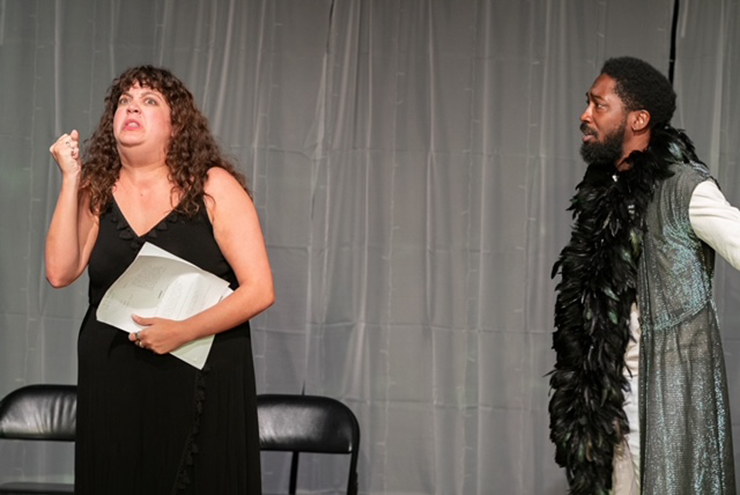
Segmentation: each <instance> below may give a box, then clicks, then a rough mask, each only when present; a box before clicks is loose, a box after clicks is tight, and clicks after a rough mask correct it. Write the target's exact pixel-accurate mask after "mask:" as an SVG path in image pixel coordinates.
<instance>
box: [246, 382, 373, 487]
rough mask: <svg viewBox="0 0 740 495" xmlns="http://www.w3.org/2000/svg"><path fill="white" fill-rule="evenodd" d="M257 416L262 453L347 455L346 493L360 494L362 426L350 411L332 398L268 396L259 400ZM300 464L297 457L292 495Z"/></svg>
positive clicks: (293, 469)
mask: <svg viewBox="0 0 740 495" xmlns="http://www.w3.org/2000/svg"><path fill="white" fill-rule="evenodd" d="M257 412H258V415H259V429H260V446H261V448H262V450H271V451H272V450H279V451H286V452H294V453H297V452H317V453H324V454H348V455H349V456H350V467H349V480H348V482H347V493H349V494H356V493H357V458H358V452H359V446H360V426H359V424H358V422H357V418H356V417H355V415H354V413H353V412H352V410H351V409H350V408H349V407H347V406H345V405H344V404H342V403H341V402H339V401H338V400H336V399H332V398H330V397H319V396H315V395H285V394H266V395H258V396H257ZM297 464H298V457H297V454H294V456H293V464H292V466H291V482H290V485H291V486H290V492H291V493H295V484H296V479H295V478H296V477H297V472H298V467H297Z"/></svg>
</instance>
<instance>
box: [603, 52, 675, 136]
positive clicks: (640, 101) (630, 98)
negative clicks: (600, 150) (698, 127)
mask: <svg viewBox="0 0 740 495" xmlns="http://www.w3.org/2000/svg"><path fill="white" fill-rule="evenodd" d="M601 73H602V74H606V75H607V76H609V77H611V78H612V79H614V81H615V82H616V86H615V88H614V91H615V92H616V93H617V95H618V96H619V97H620V98H621V99H622V102H624V104H625V106H626V107H627V110H628V111H634V110H647V111H648V112H649V113H650V128H651V129H656V128H658V127H663V126H665V125H667V124H670V122H671V118H672V117H673V112H675V111H676V93H675V91H673V87H671V83H670V82H669V81H668V79H667V78H666V77H665V76H664V75H663V74H661V73H660V72H659V71H658V70H657V69H656V68H655V67H653V66H652V65H650V64H649V63H647V62H645V61H644V60H640V59H639V58H634V57H616V58H610V59H609V60H607V61H606V62H604V67H602V69H601Z"/></svg>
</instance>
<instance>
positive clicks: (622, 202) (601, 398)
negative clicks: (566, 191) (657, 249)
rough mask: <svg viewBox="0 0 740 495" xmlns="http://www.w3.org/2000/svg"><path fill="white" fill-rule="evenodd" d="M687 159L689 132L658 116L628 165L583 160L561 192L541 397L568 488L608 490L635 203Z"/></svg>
mask: <svg viewBox="0 0 740 495" xmlns="http://www.w3.org/2000/svg"><path fill="white" fill-rule="evenodd" d="M691 160H694V161H698V160H697V159H696V155H695V153H694V148H693V145H692V144H691V141H690V140H689V139H688V137H687V136H686V135H685V134H684V133H683V132H682V131H679V130H676V129H674V128H673V127H670V126H666V127H664V128H662V129H658V130H654V131H653V137H652V139H651V144H650V146H649V147H648V149H647V150H645V151H635V152H633V153H632V154H631V155H630V156H629V157H628V159H627V161H628V162H629V163H630V164H631V167H630V168H629V169H628V170H625V171H621V172H617V171H616V170H615V167H614V165H613V164H604V163H592V164H590V165H589V166H588V168H587V170H586V173H585V175H584V178H583V180H582V181H581V183H580V184H578V186H577V187H576V194H575V196H574V197H573V199H572V200H571V206H570V208H569V210H570V211H572V214H573V220H574V225H573V231H572V233H571V238H570V242H569V243H568V245H566V246H565V247H564V248H563V250H562V251H561V253H560V256H559V258H558V260H557V261H556V262H555V264H554V266H553V271H552V273H553V276H556V275H557V274H558V273H559V274H560V276H561V279H560V282H559V283H558V284H557V287H556V292H557V297H556V303H555V331H554V333H553V349H554V350H555V352H556V363H555V368H554V370H553V371H552V372H550V388H551V396H550V404H549V412H550V439H551V440H552V441H553V443H554V444H555V448H556V452H555V460H556V462H557V463H558V464H559V465H560V466H562V467H564V468H565V470H566V476H567V479H568V483H569V486H570V492H569V493H570V494H571V495H594V494H604V495H606V494H608V493H609V491H610V490H611V487H612V470H613V458H614V450H615V447H617V446H618V445H619V444H620V443H621V442H622V440H623V438H624V435H625V434H626V433H627V432H629V424H628V422H627V417H626V415H625V413H624V410H623V403H624V392H625V391H627V390H628V387H629V385H628V382H627V379H626V378H625V376H624V366H625V363H624V354H625V351H626V349H627V345H628V343H629V339H630V338H631V336H630V328H629V325H630V311H631V306H632V303H633V302H635V301H636V299H637V292H636V291H637V267H638V263H639V258H640V254H641V252H642V239H643V235H644V230H645V221H644V218H645V213H646V211H647V208H648V205H649V204H650V202H651V200H652V198H653V194H654V192H655V190H656V189H657V188H658V187H659V185H660V183H661V182H662V181H663V180H664V179H666V178H667V177H670V176H671V175H672V174H671V172H670V170H669V169H670V166H671V165H672V164H674V163H682V162H688V161H691Z"/></svg>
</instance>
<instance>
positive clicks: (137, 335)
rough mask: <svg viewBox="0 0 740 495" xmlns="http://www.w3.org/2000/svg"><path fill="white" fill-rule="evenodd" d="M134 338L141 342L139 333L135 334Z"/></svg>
mask: <svg viewBox="0 0 740 495" xmlns="http://www.w3.org/2000/svg"><path fill="white" fill-rule="evenodd" d="M134 337H136V340H137V341H141V336H140V335H139V332H134Z"/></svg>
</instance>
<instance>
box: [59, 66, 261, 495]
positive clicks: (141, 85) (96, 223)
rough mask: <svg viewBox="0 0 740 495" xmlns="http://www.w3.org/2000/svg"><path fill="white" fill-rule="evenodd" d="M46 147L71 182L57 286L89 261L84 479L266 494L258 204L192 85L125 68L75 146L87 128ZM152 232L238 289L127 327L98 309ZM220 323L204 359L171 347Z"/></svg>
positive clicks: (86, 486)
mask: <svg viewBox="0 0 740 495" xmlns="http://www.w3.org/2000/svg"><path fill="white" fill-rule="evenodd" d="M50 151H51V154H52V155H53V157H54V159H55V160H56V161H57V163H58V165H59V169H60V170H61V172H62V187H61V191H60V194H59V199H58V203H57V206H56V210H55V212H54V216H53V217H52V221H51V226H50V228H49V233H48V236H47V240H46V275H47V278H48V280H49V282H50V283H51V284H52V285H53V286H54V287H64V286H67V285H69V284H71V283H72V282H74V281H75V280H76V279H77V278H78V277H79V276H80V275H81V274H82V272H83V271H84V270H85V269H86V268H87V269H88V274H89V278H90V289H89V298H90V308H89V310H88V312H87V315H86V316H85V319H84V321H83V323H82V328H81V330H80V335H79V341H78V360H79V365H78V405H77V441H76V451H75V461H76V466H75V493H77V494H78V495H80V494H83V495H84V494H94V495H100V494H106V495H115V494H122V495H123V494H125V495H131V494H135V493H136V494H156V495H160V494H171V493H192V494H214V493H218V494H220V495H226V494H239V495H242V494H259V493H260V492H261V488H260V464H259V438H258V430H257V413H256V396H255V384H254V368H253V364H252V354H251V344H250V335H249V322H248V320H249V319H250V318H252V317H253V316H255V315H257V314H258V313H260V312H262V311H264V310H265V309H266V308H267V307H269V306H270V305H271V304H272V303H273V301H274V292H273V285H272V275H271V271H270V266H269V262H268V259H267V253H266V250H265V245H264V240H263V237H262V232H261V230H260V226H259V220H258V218H257V213H256V210H255V207H254V204H253V203H252V201H251V198H250V196H249V194H248V193H247V190H246V188H245V186H244V181H243V180H242V178H241V176H240V175H239V174H238V173H237V172H236V171H235V170H234V167H233V166H232V165H231V164H230V163H229V162H228V161H227V160H226V159H225V158H224V157H223V156H222V154H221V152H220V150H219V148H218V146H217V145H216V143H215V140H214V138H213V136H212V135H211V133H210V131H209V129H208V123H207V121H206V119H205V117H204V116H203V115H202V114H201V113H200V112H199V111H198V110H197V108H196V106H195V103H194V100H193V96H192V94H191V93H190V92H189V91H188V90H187V89H186V88H185V86H184V85H183V84H182V82H181V81H179V80H178V79H177V78H175V77H174V76H173V75H172V74H171V73H170V72H168V71H167V70H164V69H159V68H155V67H151V66H142V67H136V68H133V69H129V70H127V71H126V72H124V73H123V74H121V76H120V77H118V78H117V79H116V80H114V81H113V84H112V86H111V87H110V89H109V90H108V94H107V97H106V100H105V111H104V113H103V116H102V118H101V120H100V123H99V125H98V128H97V129H96V131H95V132H94V134H93V136H92V138H91V139H90V140H89V143H88V146H87V149H86V152H85V153H84V154H83V155H82V156H81V154H80V143H79V133H78V132H77V131H74V130H73V131H72V132H70V133H69V134H64V135H62V136H61V137H60V138H59V139H58V140H57V141H56V142H55V143H54V144H53V145H52V146H51V149H50ZM144 242H150V243H152V244H155V245H157V246H159V247H161V248H163V249H165V250H167V251H169V252H171V253H173V254H175V255H176V256H179V257H180V258H183V259H185V260H187V261H189V262H191V263H193V264H195V265H198V266H199V267H201V268H203V269H205V270H208V271H210V272H212V273H214V274H216V275H217V276H219V277H221V278H223V279H225V280H228V281H229V282H230V284H231V287H232V289H235V291H234V293H233V294H232V295H230V296H229V297H227V298H225V299H224V300H222V301H221V302H220V303H219V304H217V305H216V306H214V307H212V308H210V309H208V310H206V311H203V312H202V313H200V314H197V315H195V316H193V317H191V318H188V319H186V320H183V321H172V320H166V319H162V318H141V317H138V316H135V315H132V318H133V319H134V321H135V322H136V323H137V324H138V325H140V326H141V327H142V330H141V331H140V332H138V333H137V334H127V333H126V332H124V331H121V330H117V329H116V328H113V327H111V326H109V325H106V324H103V323H101V322H99V321H97V319H96V317H95V311H96V308H97V305H98V303H99V302H100V300H101V298H102V296H103V295H104V293H105V291H106V290H107V289H108V287H110V285H111V284H112V283H113V282H114V281H115V280H116V279H117V278H118V277H119V276H120V275H121V274H122V273H123V272H124V270H125V269H126V268H127V267H128V266H129V265H130V264H131V262H132V261H133V260H134V258H135V257H136V254H137V252H138V251H139V249H140V247H141V246H142V244H143V243H144ZM213 334H215V339H214V342H213V347H212V349H211V352H210V354H209V357H208V361H207V363H206V365H205V367H204V368H203V371H199V370H197V369H196V368H194V367H192V366H190V365H189V364H186V363H185V362H184V361H181V360H179V359H177V358H175V357H173V356H172V355H170V354H168V353H169V352H170V351H172V350H174V349H177V348H178V347H180V346H182V345H183V344H185V343H187V342H190V341H192V340H195V339H198V338H201V337H204V336H207V335H213Z"/></svg>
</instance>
